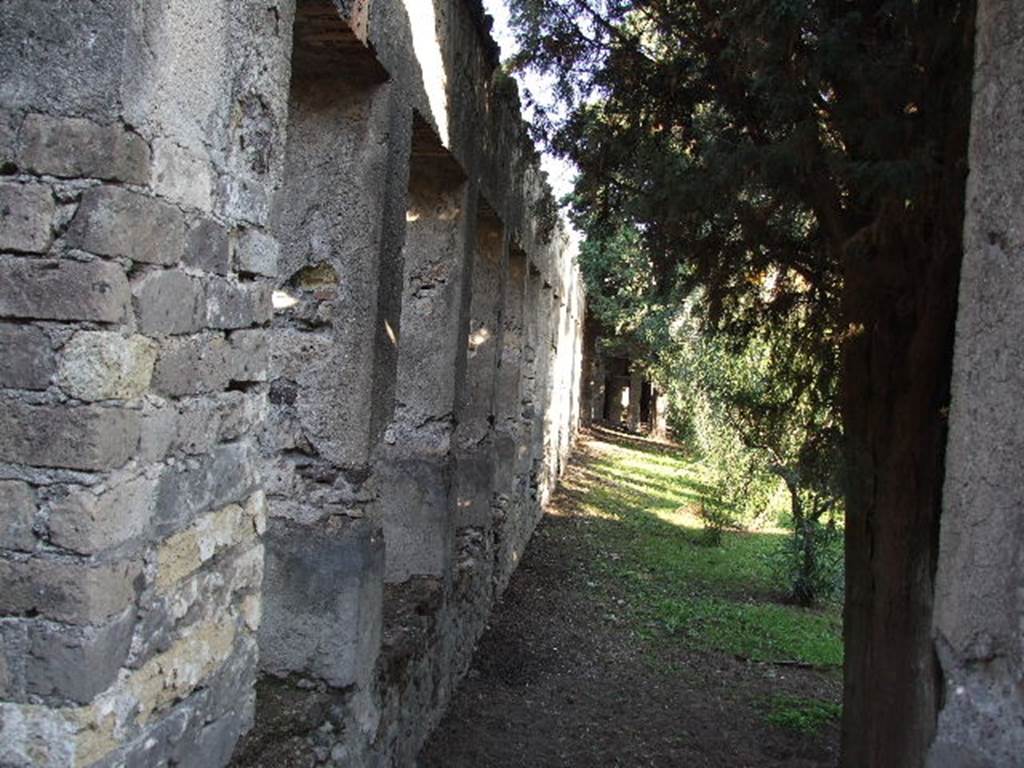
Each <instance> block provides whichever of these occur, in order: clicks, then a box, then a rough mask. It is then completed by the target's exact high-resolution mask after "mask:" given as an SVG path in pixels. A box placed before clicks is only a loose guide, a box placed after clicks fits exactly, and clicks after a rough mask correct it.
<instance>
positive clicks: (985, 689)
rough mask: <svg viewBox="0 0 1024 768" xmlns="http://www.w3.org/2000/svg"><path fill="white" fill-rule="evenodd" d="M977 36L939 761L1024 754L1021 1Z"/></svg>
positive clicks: (942, 588)
mask: <svg viewBox="0 0 1024 768" xmlns="http://www.w3.org/2000/svg"><path fill="white" fill-rule="evenodd" d="M975 44H976V52H975V75H974V107H973V118H972V123H971V140H970V147H969V162H970V169H971V171H970V176H969V177H968V181H967V200H966V220H965V222H964V260H963V268H962V273H961V280H960V300H959V315H958V318H957V328H956V352H955V358H954V364H953V379H952V404H951V407H950V424H949V439H948V445H947V449H946V481H945V491H944V494H943V512H942V522H941V526H942V528H941V539H940V549H939V566H938V573H937V577H936V593H935V612H934V633H935V649H936V652H937V655H938V658H939V662H940V664H941V667H942V674H943V677H944V688H945V694H944V696H943V697H942V698H943V701H944V704H943V707H942V710H941V711H940V713H939V719H938V725H937V732H936V737H935V741H934V743H933V745H932V748H931V751H930V756H929V762H928V764H929V765H930V766H934V767H935V768H947V767H948V766H1003V765H1016V764H1019V762H1020V759H1021V755H1024V728H1022V727H1021V723H1022V722H1024V557H1022V554H1021V553H1022V551H1024V550H1022V544H1021V542H1022V540H1024V516H1022V512H1021V510H1022V509H1024V486H1022V485H1021V477H1022V476H1024V463H1022V462H1024V458H1022V457H1024V411H1022V410H1021V393H1022V392H1024V364H1022V361H1024V338H1022V336H1021V328H1022V327H1024V230H1022V228H1021V217H1022V215H1024V174H1022V168H1024V140H1022V138H1021V134H1020V132H1019V130H1018V126H1019V124H1020V118H1021V114H1022V113H1024V93H1022V91H1021V83H1022V82H1024V58H1022V57H1021V56H1020V55H1019V52H1020V50H1021V46H1022V45H1024V7H1022V6H1021V4H1020V3H1017V2H1008V1H1007V0H981V1H980V2H979V3H978V16H977V36H976V43H975Z"/></svg>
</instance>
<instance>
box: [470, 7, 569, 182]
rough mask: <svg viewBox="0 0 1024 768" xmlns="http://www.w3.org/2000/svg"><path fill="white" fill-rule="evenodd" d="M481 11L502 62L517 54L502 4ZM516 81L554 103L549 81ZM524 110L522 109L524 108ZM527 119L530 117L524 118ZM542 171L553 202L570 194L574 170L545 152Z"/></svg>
mask: <svg viewBox="0 0 1024 768" xmlns="http://www.w3.org/2000/svg"><path fill="white" fill-rule="evenodd" d="M483 3H484V9H485V10H486V11H487V12H488V13H489V14H491V16H493V17H494V29H493V31H492V34H493V35H494V39H495V40H497V42H498V45H500V46H501V58H502V59H503V60H504V59H507V58H508V57H509V56H511V55H512V54H513V53H515V52H516V51H518V50H519V46H518V45H516V38H515V34H514V33H513V32H512V29H511V26H510V14H509V10H508V6H507V4H506V2H505V0H483ZM515 77H516V80H517V81H518V82H519V90H520V92H522V91H523V90H528V91H529V92H530V93H531V94H532V95H533V97H534V99H536V100H537V101H538V102H539V103H540V104H543V105H545V106H548V105H550V104H552V103H553V102H554V100H555V98H554V94H553V90H552V86H551V81H550V79H549V78H543V77H540V76H539V75H538V74H537V73H535V72H527V73H525V75H524V74H523V73H516V76H515ZM524 109H525V107H524ZM524 116H525V117H526V118H527V119H529V117H530V115H529V112H528V110H527V113H526V114H525V115H524ZM540 165H541V168H543V169H544V170H545V171H547V174H548V183H550V184H551V189H552V190H554V193H555V199H556V200H561V199H562V198H563V197H564V196H565V195H567V194H568V193H569V192H572V187H573V181H574V180H575V178H576V167H575V166H574V165H572V164H571V163H569V162H566V161H565V160H563V159H561V158H558V157H554V156H553V155H550V154H548V153H547V152H544V153H543V154H542V155H541V162H540Z"/></svg>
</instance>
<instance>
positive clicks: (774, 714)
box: [765, 696, 842, 733]
mask: <svg viewBox="0 0 1024 768" xmlns="http://www.w3.org/2000/svg"><path fill="white" fill-rule="evenodd" d="M841 714H842V708H841V707H840V706H839V705H838V704H834V703H832V702H828V701H819V700H818V699H805V698H801V697H799V696H774V697H772V699H771V700H770V701H769V702H768V713H767V715H766V716H765V720H767V721H768V722H769V723H771V724H772V725H777V726H779V727H780V728H786V729H787V730H790V731H796V732H797V733H814V732H815V731H819V730H821V729H822V728H823V727H824V726H826V725H828V724H829V723H830V722H833V721H835V720H838V719H839V716H840V715H841Z"/></svg>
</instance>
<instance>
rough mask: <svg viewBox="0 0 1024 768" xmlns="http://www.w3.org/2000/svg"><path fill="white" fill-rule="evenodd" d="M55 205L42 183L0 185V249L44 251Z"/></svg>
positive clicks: (46, 187) (49, 237) (51, 238)
mask: <svg viewBox="0 0 1024 768" xmlns="http://www.w3.org/2000/svg"><path fill="white" fill-rule="evenodd" d="M56 213H57V205H56V203H55V202H54V200H53V192H52V191H51V190H50V188H49V187H48V186H46V185H45V184H15V183H2V184H0V214H2V215H0V249H3V250H6V251H24V252H27V253H44V252H45V251H46V250H47V249H49V247H50V243H51V242H52V241H53V232H52V226H53V217H54V215H55V214H56Z"/></svg>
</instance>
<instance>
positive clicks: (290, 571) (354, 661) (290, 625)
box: [259, 518, 384, 687]
mask: <svg viewBox="0 0 1024 768" xmlns="http://www.w3.org/2000/svg"><path fill="white" fill-rule="evenodd" d="M383 567H384V542H383V538H382V536H381V534H380V531H379V530H378V529H377V528H376V526H374V525H373V524H371V523H369V522H368V521H366V520H356V521H352V520H341V519H337V518H335V519H330V520H325V521H322V522H320V523H317V524H314V525H302V524H297V523H293V522H291V521H287V520H280V519H272V520H271V521H270V522H269V524H268V528H267V534H266V574H265V577H264V582H263V615H264V619H263V621H262V623H261V624H260V631H259V641H260V665H261V667H262V668H263V669H264V670H266V671H269V672H271V673H272V674H275V675H286V674H289V673H299V674H304V675H311V676H314V677H318V678H320V679H322V680H324V681H325V682H326V683H328V684H329V685H332V686H335V687H343V686H346V685H351V684H353V683H356V682H361V681H364V680H365V679H366V678H367V677H368V676H369V675H372V670H373V668H374V664H375V662H376V658H377V654H378V652H379V647H380V631H381V625H382V619H381V612H382V601H383Z"/></svg>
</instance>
